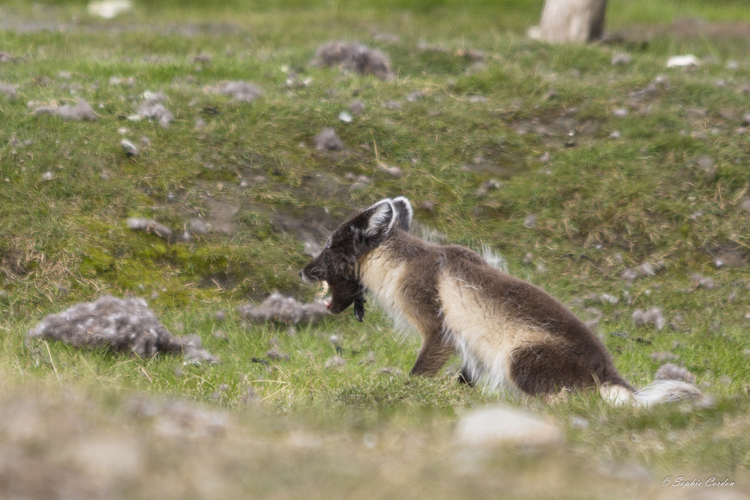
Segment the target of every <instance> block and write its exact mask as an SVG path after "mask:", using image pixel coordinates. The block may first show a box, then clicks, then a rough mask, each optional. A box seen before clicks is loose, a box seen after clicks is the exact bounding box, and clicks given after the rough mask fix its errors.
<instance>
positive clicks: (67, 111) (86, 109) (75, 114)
mask: <svg viewBox="0 0 750 500" xmlns="http://www.w3.org/2000/svg"><path fill="white" fill-rule="evenodd" d="M34 114H35V115H44V114H47V115H52V116H59V117H60V118H62V119H63V120H78V121H80V120H91V121H93V120H96V118H97V117H96V113H94V110H93V109H92V108H91V105H90V104H89V103H87V102H86V101H85V100H84V99H82V98H78V101H77V102H76V104H75V106H71V105H70V104H66V105H64V106H57V105H56V104H50V105H48V106H39V107H37V108H35V109H34Z"/></svg>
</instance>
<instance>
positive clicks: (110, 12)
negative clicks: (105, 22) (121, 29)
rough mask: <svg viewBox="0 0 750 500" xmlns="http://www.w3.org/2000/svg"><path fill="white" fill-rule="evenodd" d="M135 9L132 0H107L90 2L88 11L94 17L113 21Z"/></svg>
mask: <svg viewBox="0 0 750 500" xmlns="http://www.w3.org/2000/svg"><path fill="white" fill-rule="evenodd" d="M132 8H133V4H132V3H130V0H106V1H103V2H89V7H88V11H89V14H91V15H92V16H99V17H102V18H104V19H112V18H113V17H115V16H117V15H118V14H122V13H123V12H127V11H129V10H130V9H132Z"/></svg>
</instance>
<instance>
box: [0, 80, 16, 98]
mask: <svg viewBox="0 0 750 500" xmlns="http://www.w3.org/2000/svg"><path fill="white" fill-rule="evenodd" d="M0 94H5V95H6V97H7V98H8V99H15V97H16V87H15V86H14V85H10V84H8V83H3V82H0Z"/></svg>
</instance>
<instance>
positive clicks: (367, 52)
mask: <svg viewBox="0 0 750 500" xmlns="http://www.w3.org/2000/svg"><path fill="white" fill-rule="evenodd" d="M313 64H315V65H317V66H339V67H342V68H344V69H348V70H351V71H356V72H357V73H359V74H360V75H375V76H377V77H378V78H380V79H381V80H388V79H390V78H391V77H393V71H392V70H391V60H390V59H389V58H388V56H387V55H385V54H384V53H383V52H381V51H379V50H377V49H371V48H370V47H367V46H366V45H362V44H360V43H356V42H354V43H345V42H328V43H327V44H325V45H323V46H321V47H320V48H319V49H318V52H317V54H316V56H315V59H314V60H313Z"/></svg>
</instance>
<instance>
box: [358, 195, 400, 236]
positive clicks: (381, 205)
mask: <svg viewBox="0 0 750 500" xmlns="http://www.w3.org/2000/svg"><path fill="white" fill-rule="evenodd" d="M368 210H374V212H373V214H372V215H371V216H370V220H369V221H368V222H367V229H366V230H365V234H366V235H367V236H374V235H375V234H376V233H377V232H378V230H379V229H380V228H381V227H383V223H384V222H385V221H386V219H387V218H388V212H389V211H390V213H391V220H390V221H388V229H387V230H386V231H384V233H385V234H388V233H390V232H391V230H392V229H393V224H394V223H395V222H396V207H394V206H393V202H392V201H391V199H390V198H386V199H384V200H380V201H379V202H377V203H376V204H374V205H373V206H371V207H370V208H369V209H368Z"/></svg>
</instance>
